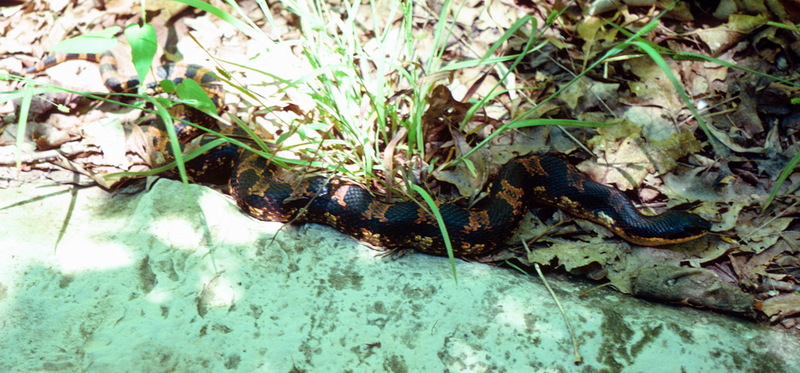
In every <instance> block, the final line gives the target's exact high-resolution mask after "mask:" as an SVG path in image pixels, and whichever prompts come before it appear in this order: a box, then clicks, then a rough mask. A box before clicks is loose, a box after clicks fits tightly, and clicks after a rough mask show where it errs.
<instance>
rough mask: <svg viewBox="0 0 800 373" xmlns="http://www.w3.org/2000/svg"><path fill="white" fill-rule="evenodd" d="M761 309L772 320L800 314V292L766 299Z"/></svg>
mask: <svg viewBox="0 0 800 373" xmlns="http://www.w3.org/2000/svg"><path fill="white" fill-rule="evenodd" d="M760 310H761V312H763V313H764V314H765V315H767V316H769V317H770V321H772V322H775V321H778V320H780V319H783V318H787V317H790V316H797V315H800V294H781V295H778V296H775V297H772V298H769V299H766V300H764V301H763V302H762V303H761V308H760Z"/></svg>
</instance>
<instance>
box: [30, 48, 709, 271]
mask: <svg viewBox="0 0 800 373" xmlns="http://www.w3.org/2000/svg"><path fill="white" fill-rule="evenodd" d="M69 60H88V61H93V62H97V63H99V64H100V72H101V75H102V78H103V80H104V84H105V85H106V87H107V88H108V89H109V90H110V91H112V92H129V91H131V90H134V89H136V88H137V87H138V86H139V84H140V82H139V79H138V78H130V79H119V78H118V73H117V67H116V66H117V64H116V60H115V59H114V57H113V55H112V54H111V53H109V52H105V53H101V54H63V53H62V54H55V55H52V56H50V57H48V58H46V59H44V60H42V61H40V62H38V63H37V64H35V65H34V66H31V67H29V68H27V69H25V70H24V73H25V74H32V73H36V72H40V71H43V70H45V69H47V68H49V67H51V66H54V65H56V64H59V63H62V62H65V61H69ZM157 75H159V78H161V79H170V80H173V81H175V82H180V81H181V80H183V79H192V80H195V81H197V82H198V83H200V84H201V86H203V87H204V88H205V89H206V92H207V93H209V95H210V96H211V98H212V101H213V102H215V104H216V103H219V102H220V101H221V100H220V95H221V92H220V90H219V88H217V86H216V85H215V84H217V83H219V82H218V80H217V78H216V76H215V75H214V74H213V73H211V72H210V71H209V70H207V69H203V68H202V67H200V66H197V65H186V66H184V67H182V68H178V67H176V65H173V64H167V65H164V66H162V67H160V68H159V69H158V74H157ZM148 88H151V89H155V88H156V86H155V85H153V84H150V85H148ZM184 113H186V114H182V115H185V116H186V118H181V119H185V120H193V119H197V118H200V120H203V121H206V122H208V120H207V119H203V116H202V115H196V114H197V113H196V111H192V110H185V111H184ZM189 113H194V114H192V115H190V114H189ZM175 126H176V131H177V132H178V134H179V141H181V142H185V141H188V140H190V139H192V138H195V137H197V135H199V133H197V132H198V131H195V127H192V126H188V125H186V124H181V123H180V122H179V121H176V123H175ZM163 132H164V131H163V130H159V131H156V132H155V133H161V134H160V135H156V136H155V138H154V140H153V141H154V143H156V144H161V145H162V148H163V144H164V143H165V142H166V140H165V138H166V135H164V134H163ZM186 166H187V170H189V171H191V172H193V173H192V176H193V179H194V180H195V181H198V182H203V181H206V180H208V181H209V182H211V183H214V184H227V185H228V187H229V188H228V190H229V192H230V195H231V197H232V198H233V200H234V201H235V202H236V204H237V205H238V206H239V207H240V208H241V210H242V211H244V212H245V213H246V214H248V215H250V216H252V217H254V218H256V219H259V220H265V221H277V222H283V223H294V224H300V223H318V224H324V225H328V226H331V227H333V228H335V229H336V230H339V231H340V232H342V233H344V234H346V235H349V236H352V237H354V238H355V239H357V240H359V241H361V242H364V243H366V244H368V245H370V246H374V247H379V248H384V249H412V250H414V251H418V252H422V253H426V254H431V255H440V256H443V255H449V254H448V251H447V249H446V243H445V241H447V240H449V242H450V244H451V248H452V254H453V255H454V256H456V257H461V258H480V257H485V256H487V255H491V254H493V253H495V252H497V251H498V250H499V249H501V248H503V247H505V246H506V243H505V242H506V241H507V240H508V239H509V238H510V237H511V236H512V235H513V233H514V232H515V231H516V230H517V229H518V227H519V225H520V223H521V220H522V219H523V217H524V216H525V214H526V213H527V211H528V210H529V209H531V208H532V207H536V206H541V205H547V206H553V207H556V208H559V209H561V210H563V211H565V212H567V213H568V214H571V215H573V216H575V217H577V218H580V219H586V220H590V221H593V222H595V223H598V224H600V225H601V226H603V227H605V228H607V229H608V230H610V231H611V232H613V233H614V234H616V235H617V236H619V237H620V238H622V239H624V240H626V241H628V242H630V243H633V244H636V245H643V246H661V245H670V244H679V243H683V242H687V241H690V240H694V239H697V238H699V237H702V236H704V235H706V234H707V233H708V232H709V230H710V228H711V223H710V222H709V221H707V220H706V219H704V218H702V217H700V216H699V215H697V214H694V213H690V212H687V211H681V210H667V211H664V212H662V213H661V214H658V215H648V214H643V213H642V212H640V211H639V210H638V209H637V207H636V205H635V203H634V202H633V201H632V200H631V199H630V198H629V197H628V196H627V195H625V194H624V193H623V192H622V191H620V190H619V189H617V188H614V187H611V186H607V185H604V184H601V183H598V182H596V181H594V180H592V179H591V178H590V177H588V176H587V175H585V174H584V173H582V172H580V171H579V170H578V169H577V168H576V167H575V166H573V165H572V164H570V163H569V162H567V161H566V160H565V159H563V158H562V157H561V156H557V155H549V154H542V155H537V154H528V155H522V156H518V157H516V158H513V159H512V160H510V161H509V162H507V163H506V164H505V165H503V166H501V167H500V168H499V170H498V172H497V175H496V176H495V177H494V178H492V181H491V182H490V183H489V185H488V187H487V191H486V193H485V197H484V198H482V199H480V200H479V201H478V202H476V203H474V204H473V205H471V206H464V205H462V204H460V203H458V202H455V201H452V202H443V201H436V202H435V203H436V208H437V209H438V212H439V214H440V216H441V223H440V221H439V220H437V218H436V217H435V215H434V214H432V212H431V211H430V209H429V208H428V206H427V205H425V204H423V203H420V202H418V201H416V200H413V199H412V200H406V201H400V202H387V201H385V199H384V198H382V197H381V196H376V195H375V194H373V193H372V192H371V191H370V190H368V189H366V188H364V187H363V186H361V185H358V184H357V183H354V182H351V181H348V180H346V179H342V178H331V177H325V176H311V177H305V178H300V180H299V181H285V179H286V178H283V177H282V176H281V175H279V167H276V165H275V164H274V162H271V161H270V160H269V159H267V158H265V157H262V156H260V155H258V154H255V153H253V152H250V151H247V150H245V149H242V148H238V147H236V146H234V145H231V144H227V145H224V146H221V147H218V148H215V149H214V150H212V151H210V152H208V154H206V155H204V156H201V157H200V158H197V159H194V160H192V161H190V162H188V163H187V165H186ZM443 228H444V229H443ZM443 231H446V232H447V236H445V234H444V233H443Z"/></svg>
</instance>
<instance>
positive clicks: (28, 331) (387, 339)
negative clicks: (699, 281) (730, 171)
mask: <svg viewBox="0 0 800 373" xmlns="http://www.w3.org/2000/svg"><path fill="white" fill-rule="evenodd" d="M41 196H44V197H41ZM0 221H2V222H3V223H2V225H0V242H2V244H0V245H2V249H0V265H2V268H3V270H2V271H0V320H1V322H0V327H2V335H3V338H1V339H0V350H1V351H2V352H3V353H2V354H0V371H4V372H5V371H101V372H105V371H107V372H112V371H114V372H119V371H152V372H159V371H191V372H204V371H208V372H220V371H226V370H231V371H262V372H289V371H309V372H321V371H326V372H339V371H354V372H382V371H385V372H442V371H451V372H487V371H491V372H522V371H630V372H644V371H650V372H653V371H672V372H675V371H704V372H717V371H725V372H728V371H760V372H768V371H774V372H788V371H800V354H798V351H800V341H798V340H797V339H796V338H794V337H792V336H790V335H788V334H786V333H784V332H782V331H780V330H775V329H770V328H766V327H764V326H762V325H757V324H755V323H752V322H749V321H742V320H737V319H733V318H730V317H727V316H724V315H718V314H714V313H711V312H705V311H700V310H695V309H690V308H684V307H673V306H668V305H659V304H652V303H648V302H644V301H641V300H637V299H633V298H631V297H628V296H624V295H621V294H618V293H615V292H613V291H611V290H607V289H601V290H595V291H591V292H588V293H587V294H586V295H585V296H583V297H580V296H579V295H580V294H582V293H583V292H585V291H586V290H588V289H590V288H591V287H592V286H593V285H592V284H585V283H579V282H575V281H565V280H563V279H559V278H549V282H550V285H551V286H552V287H553V289H554V291H555V293H556V295H557V297H558V299H559V300H560V302H561V304H562V305H563V307H564V309H565V311H566V315H567V317H568V318H569V320H570V323H571V325H572V327H573V329H574V331H575V334H576V337H577V342H578V349H579V352H580V354H581V356H582V357H583V364H582V365H580V366H576V365H575V364H574V362H573V360H574V353H573V344H572V341H571V339H570V336H569V333H568V329H567V326H566V324H565V322H564V319H563V317H562V316H561V313H560V312H559V310H558V307H557V306H556V303H555V302H554V300H553V298H552V297H551V295H550V294H549V292H548V291H547V289H546V288H545V286H544V285H543V283H542V281H541V280H540V279H539V278H538V277H535V276H530V275H526V274H523V273H520V272H517V271H515V270H511V269H506V268H499V267H492V266H489V265H485V264H480V263H468V262H464V261H460V260H458V261H456V270H457V274H458V281H457V282H456V281H454V279H453V275H452V272H451V269H450V263H449V261H448V260H447V258H438V257H431V256H426V255H419V254H413V255H406V256H403V257H400V258H397V259H391V258H387V257H381V256H379V255H378V254H379V252H376V251H374V250H371V249H369V248H366V247H365V246H363V245H360V244H358V243H357V242H355V241H354V240H352V239H351V238H349V237H347V236H343V235H341V234H340V233H338V232H336V231H334V230H332V229H330V228H328V227H324V226H318V225H305V226H299V227H298V226H282V225H281V224H278V223H266V222H261V221H256V220H254V219H251V218H250V217H248V216H245V215H244V214H242V213H241V212H240V211H239V210H238V208H237V207H236V206H235V205H234V204H233V203H232V202H231V201H230V200H229V199H228V198H227V197H225V196H223V195H221V194H219V193H216V192H214V191H212V190H210V189H208V188H205V187H201V186H197V185H189V186H184V185H183V184H181V183H179V182H174V181H170V180H160V181H158V182H157V183H156V184H155V185H154V186H153V188H152V189H151V190H150V191H148V192H146V193H140V194H136V195H133V196H123V195H117V196H111V195H110V194H108V193H106V192H103V191H102V190H100V189H97V188H88V189H81V190H78V191H77V192H75V193H72V192H70V191H69V190H68V189H65V187H56V186H52V185H50V186H47V185H32V184H27V185H24V186H22V187H19V188H14V189H4V190H0ZM551 277H552V276H551Z"/></svg>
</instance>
